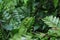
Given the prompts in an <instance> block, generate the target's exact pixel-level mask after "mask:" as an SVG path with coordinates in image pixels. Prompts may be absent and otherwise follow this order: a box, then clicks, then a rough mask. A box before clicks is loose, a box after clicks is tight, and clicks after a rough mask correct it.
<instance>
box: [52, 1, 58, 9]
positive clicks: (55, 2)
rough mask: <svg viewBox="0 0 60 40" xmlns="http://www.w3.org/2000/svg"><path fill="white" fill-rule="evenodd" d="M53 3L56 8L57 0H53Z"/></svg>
mask: <svg viewBox="0 0 60 40" xmlns="http://www.w3.org/2000/svg"><path fill="white" fill-rule="evenodd" d="M53 3H54V7H55V8H56V7H57V4H58V0H53Z"/></svg>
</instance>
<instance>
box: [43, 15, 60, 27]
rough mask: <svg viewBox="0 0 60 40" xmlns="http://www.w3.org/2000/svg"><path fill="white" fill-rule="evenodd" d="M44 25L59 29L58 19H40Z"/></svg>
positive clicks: (51, 17) (50, 17) (47, 17)
mask: <svg viewBox="0 0 60 40" xmlns="http://www.w3.org/2000/svg"><path fill="white" fill-rule="evenodd" d="M42 20H43V21H44V23H46V24H47V25H48V26H49V27H59V26H58V24H60V23H59V18H56V17H53V16H46V17H45V18H44V19H42Z"/></svg>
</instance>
